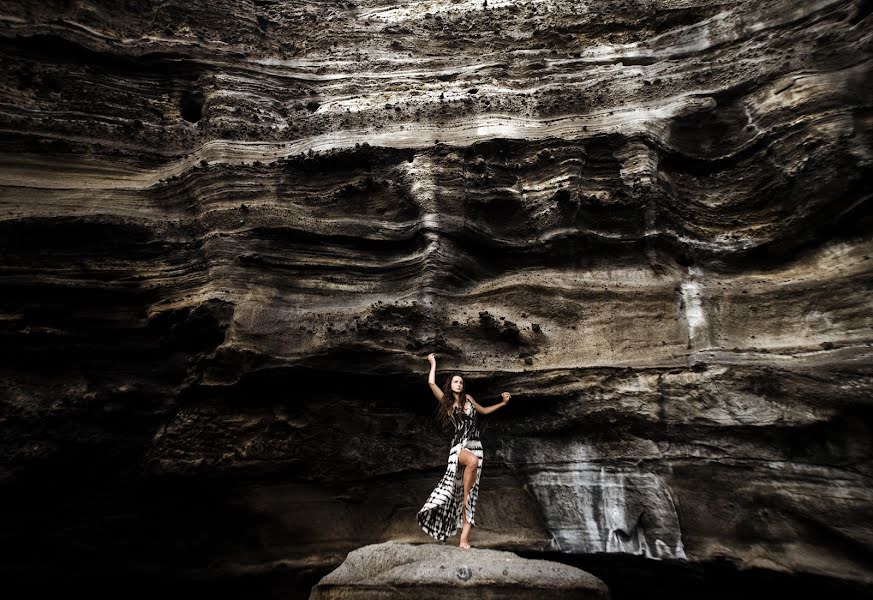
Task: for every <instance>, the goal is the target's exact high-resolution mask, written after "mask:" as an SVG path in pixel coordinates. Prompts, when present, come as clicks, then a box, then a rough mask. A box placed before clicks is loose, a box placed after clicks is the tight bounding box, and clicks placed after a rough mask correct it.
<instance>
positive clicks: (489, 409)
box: [467, 392, 511, 415]
mask: <svg viewBox="0 0 873 600" xmlns="http://www.w3.org/2000/svg"><path fill="white" fill-rule="evenodd" d="M501 396H502V397H503V400H502V401H501V402H500V403H498V404H492V405H491V406H481V405H480V404H479V403H478V402H476V401H475V400H473V396H471V395H469V394H467V398H469V399H470V403H471V404H472V405H473V408H475V409H476V412H478V413H479V414H482V415H489V414H491V413H493V412H494V411H495V410H498V409H500V408H503V407H504V406H506V404H507V403H508V402H509V398H510V397H511V394H510V393H509V392H503V394H501Z"/></svg>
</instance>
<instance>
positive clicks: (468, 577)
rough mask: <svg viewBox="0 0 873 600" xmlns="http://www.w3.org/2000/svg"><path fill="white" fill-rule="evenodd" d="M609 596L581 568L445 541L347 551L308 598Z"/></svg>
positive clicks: (418, 599)
mask: <svg viewBox="0 0 873 600" xmlns="http://www.w3.org/2000/svg"><path fill="white" fill-rule="evenodd" d="M446 597H451V598H507V599H508V598H519V599H523V598H532V599H540V598H561V599H563V598H567V599H570V598H573V599H575V600H583V599H585V598H591V599H603V600H606V599H608V598H609V597H610V596H609V590H608V589H607V587H606V584H605V583H603V582H602V581H600V580H599V579H597V578H596V577H594V576H593V575H591V574H590V573H586V572H585V571H582V570H581V569H577V568H575V567H571V566H567V565H563V564H561V563H557V562H552V561H548V560H531V559H524V558H521V557H520V556H518V555H516V554H513V553H512V552H501V551H497V550H480V549H476V548H471V549H470V550H466V551H465V550H461V549H460V548H458V547H456V546H448V545H445V544H424V545H410V544H401V543H397V542H385V543H383V544H372V545H369V546H365V547H363V548H359V549H357V550H354V551H353V552H350V553H349V555H348V556H347V557H346V559H345V560H344V561H343V563H342V564H341V565H340V566H339V567H338V568H337V569H336V570H335V571H332V572H331V573H330V574H328V575H326V576H325V577H324V578H323V579H322V580H321V581H319V582H318V584H317V585H316V586H315V587H313V588H312V595H311V596H310V599H311V600H335V599H336V600H339V599H353V598H354V599H358V598H360V599H363V598H367V599H373V600H375V599H379V600H383V599H384V600H388V599H391V598H413V599H415V600H428V599H431V598H433V599H438V600H444V599H445V598H446Z"/></svg>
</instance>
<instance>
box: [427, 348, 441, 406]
mask: <svg viewBox="0 0 873 600" xmlns="http://www.w3.org/2000/svg"><path fill="white" fill-rule="evenodd" d="M427 360H428V361H429V362H430V374H429V375H428V376H427V384H428V385H429V386H430V391H432V392H433V395H434V396H436V399H437V400H438V401H440V402H442V399H443V398H444V397H445V394H443V391H442V390H441V389H440V386H438V385H437V384H436V356H435V355H434V353H433V352H431V353H430V354H428V355H427Z"/></svg>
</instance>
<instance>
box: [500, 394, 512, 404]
mask: <svg viewBox="0 0 873 600" xmlns="http://www.w3.org/2000/svg"><path fill="white" fill-rule="evenodd" d="M500 395H501V396H503V403H504V404H509V399H510V398H511V397H512V394H510V393H509V392H503V393H502V394H500Z"/></svg>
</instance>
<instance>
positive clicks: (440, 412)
mask: <svg viewBox="0 0 873 600" xmlns="http://www.w3.org/2000/svg"><path fill="white" fill-rule="evenodd" d="M455 377H460V378H461V393H460V397H461V406H463V405H464V399H466V393H467V384H466V383H465V382H464V376H463V375H461V374H460V373H451V374H450V375H449V376H448V377H446V382H445V384H443V399H442V400H440V402H439V405H438V406H437V422H438V423H439V424H440V425H441V426H442V427H444V428H446V429H450V428H451V426H452V425H453V422H452V413H453V411H454V410H455V409H454V406H453V405H454V404H455V393H454V392H453V391H452V379H454V378H455Z"/></svg>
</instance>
